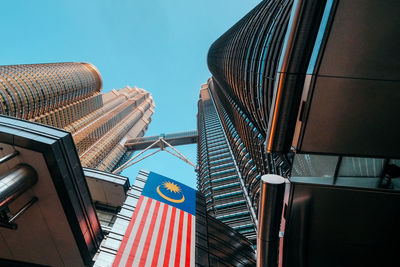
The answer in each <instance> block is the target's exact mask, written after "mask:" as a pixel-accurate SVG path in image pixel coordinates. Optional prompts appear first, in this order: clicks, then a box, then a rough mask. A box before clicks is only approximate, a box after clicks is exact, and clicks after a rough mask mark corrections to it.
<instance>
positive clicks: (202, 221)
mask: <svg viewBox="0 0 400 267" xmlns="http://www.w3.org/2000/svg"><path fill="white" fill-rule="evenodd" d="M255 264H256V257H255V252H254V250H253V248H252V244H251V243H250V242H249V241H248V240H247V239H246V238H245V237H244V236H243V235H241V234H239V233H238V231H234V230H232V228H230V227H228V226H227V225H226V224H224V223H221V222H220V221H219V220H216V219H215V218H213V217H212V216H210V215H209V214H208V213H207V212H206V205H205V198H204V196H203V195H202V194H200V193H197V195H196V266H199V267H208V266H209V267H211V266H255Z"/></svg>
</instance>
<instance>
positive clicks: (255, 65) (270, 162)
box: [199, 0, 292, 222]
mask: <svg viewBox="0 0 400 267" xmlns="http://www.w3.org/2000/svg"><path fill="white" fill-rule="evenodd" d="M291 5H292V1H284V0H279V1H262V2H261V3H260V4H259V5H258V6H256V7H255V8H254V9H253V10H252V11H250V12H249V13H248V14H247V15H246V16H245V17H243V18H242V19H241V20H240V21H239V22H238V23H236V24H235V25H234V26H233V27H232V28H231V29H229V30H228V31H227V32H226V33H224V34H223V35H222V36H221V37H220V38H218V39H217V40H216V41H215V42H214V43H213V44H212V46H211V47H210V50H209V52H208V67H209V69H210V71H211V73H212V74H213V76H212V78H211V79H210V80H209V81H208V85H207V87H208V90H209V91H210V92H211V94H210V96H211V98H212V99H213V102H214V104H215V116H216V118H218V120H219V121H220V123H221V127H222V128H221V130H222V129H223V132H224V135H225V136H226V141H227V142H228V144H229V149H230V153H231V156H232V157H233V159H234V161H235V162H236V168H237V172H238V173H239V174H240V175H241V180H240V181H241V188H242V190H244V191H243V193H242V194H244V195H245V196H246V200H247V201H246V205H247V207H248V209H249V210H248V211H250V214H254V215H253V216H252V217H253V221H254V222H256V221H257V218H256V215H255V214H256V213H257V208H258V197H259V190H260V177H261V175H263V174H266V173H268V172H278V173H280V174H283V175H287V174H288V165H289V161H288V159H287V156H286V155H275V154H269V155H267V154H266V153H265V148H264V147H265V142H266V137H267V129H268V124H269V113H270V110H269V108H270V107H271V105H272V103H273V99H272V98H273V88H274V85H275V75H276V71H277V68H278V63H279V62H278V61H279V55H280V51H281V49H282V45H283V41H284V36H285V32H286V28H287V24H288V21H289V17H290V10H291ZM199 113H201V112H200V108H199ZM205 120H206V121H207V120H208V118H205ZM199 127H200V126H199ZM199 133H200V130H199ZM200 144H201V143H200ZM199 154H201V152H199ZM210 164H213V160H211V161H210ZM199 166H200V170H201V168H202V166H203V165H201V164H200V165H199ZM272 169H274V170H273V171H272ZM199 179H203V178H202V177H201V176H199ZM199 186H200V188H201V190H202V191H203V190H204V187H203V185H201V184H200V185H199ZM212 195H213V194H212ZM208 205H214V204H212V203H211V202H210V203H208Z"/></svg>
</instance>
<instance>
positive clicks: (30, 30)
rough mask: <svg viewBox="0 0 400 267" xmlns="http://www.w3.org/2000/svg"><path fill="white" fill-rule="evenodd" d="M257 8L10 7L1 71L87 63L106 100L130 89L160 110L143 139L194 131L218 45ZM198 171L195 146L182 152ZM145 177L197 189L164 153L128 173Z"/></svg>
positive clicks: (187, 169) (150, 0)
mask: <svg viewBox="0 0 400 267" xmlns="http://www.w3.org/2000/svg"><path fill="white" fill-rule="evenodd" d="M259 2H260V1H255V0H201V1H193V0H144V1H143V0H141V1H139V0H113V1H111V0H80V1H77V0H69V1H59V0H48V1H44V0H34V1H33V0H5V1H2V10H3V12H2V15H1V16H0V25H2V41H1V42H0V64H1V65H11V64H29V63H50V62H71V61H75V62H90V63H92V64H94V65H95V66H96V67H97V68H98V69H99V71H100V73H101V75H102V77H103V82H104V83H103V92H107V91H109V90H111V89H112V88H116V89H118V88H122V87H125V86H126V85H130V86H135V85H136V86H137V87H140V88H143V89H145V90H147V91H149V92H150V93H151V94H152V95H153V99H154V101H155V104H156V108H155V113H154V115H153V121H152V122H151V124H150V127H149V130H148V131H147V133H146V136H149V135H158V134H160V133H172V132H179V131H188V130H195V129H196V114H197V100H198V96H199V89H200V86H201V84H202V83H205V82H206V81H207V79H208V78H209V77H210V73H209V71H208V68H207V64H206V61H207V57H206V56H207V51H208V48H209V47H210V45H211V44H212V42H213V41H215V40H216V39H217V38H218V37H219V36H220V35H221V34H223V33H224V32H225V31H226V30H228V29H229V28H230V27H231V26H232V25H233V24H234V23H235V22H237V21H238V20H239V19H240V18H242V17H243V16H244V15H245V14H246V13H247V12H249V11H250V10H251V9H252V8H253V7H255V6H256V5H257V4H258V3H259ZM177 149H178V150H179V151H181V152H182V153H183V154H184V155H186V156H187V157H188V158H189V159H190V160H191V161H192V162H194V163H196V146H195V145H186V146H181V147H177ZM141 168H143V169H148V170H151V171H154V172H157V173H160V174H162V175H164V176H168V177H171V178H173V179H176V180H178V181H180V182H182V183H185V184H187V185H189V186H191V187H195V184H196V174H195V172H194V170H193V168H192V167H191V166H190V165H188V164H186V163H184V162H183V161H181V160H179V159H176V158H174V157H173V156H172V155H170V154H168V153H167V152H159V153H158V154H156V155H155V156H153V157H151V158H148V159H145V160H144V161H142V162H140V163H138V164H137V165H134V166H132V167H130V168H129V169H127V170H126V171H124V172H123V175H126V176H128V177H129V178H130V179H131V181H133V180H134V178H135V177H136V175H137V172H138V170H139V169H141Z"/></svg>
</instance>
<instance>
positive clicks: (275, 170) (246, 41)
mask: <svg viewBox="0 0 400 267" xmlns="http://www.w3.org/2000/svg"><path fill="white" fill-rule="evenodd" d="M399 11H400V5H399V3H398V2H397V1H387V2H385V3H384V4H382V3H375V2H373V1H361V0H360V1H357V0H356V1H336V0H327V1H285V0H276V1H262V2H261V3H260V4H259V5H258V6H257V7H256V8H254V9H253V10H252V11H251V12H249V13H248V14H247V15H246V16H245V17H244V18H243V19H241V20H240V21H239V22H238V23H237V24H235V25H234V26H233V27H232V28H231V29H229V30H228V31H227V32H226V33H225V34H223V35H222V36H221V37H220V38H219V39H218V40H216V41H215V42H214V43H213V45H212V46H211V48H210V50H209V54H208V66H209V69H210V71H211V73H212V75H213V77H212V78H211V80H210V81H209V82H208V88H209V90H210V92H211V94H210V95H211V97H212V99H213V101H214V102H215V103H216V104H215V106H216V110H217V114H218V117H219V120H220V121H221V122H222V125H223V128H224V133H225V135H226V136H227V139H228V140H229V142H228V143H229V146H230V149H231V150H232V155H234V159H235V161H236V163H237V166H238V169H239V171H240V173H241V174H242V178H243V181H244V184H245V188H246V189H247V193H248V195H249V197H250V199H251V203H252V205H253V208H254V209H255V210H257V209H258V214H259V215H260V213H261V215H262V217H263V218H276V217H279V218H278V220H273V219H271V220H267V221H264V222H263V223H260V225H259V226H258V227H259V229H258V232H259V233H268V236H259V238H261V239H260V240H263V242H265V244H264V245H263V246H262V249H260V250H258V251H257V254H258V256H259V260H260V264H265V265H267V266H276V265H277V264H278V263H279V264H280V265H282V266H299V265H300V266H396V265H399V260H398V259H396V257H395V255H396V251H398V250H399V249H400V246H399V245H398V242H397V240H398V238H399V235H400V232H399V229H398V227H397V223H398V222H399V220H400V217H399V216H400V213H399V212H398V211H399V210H398V206H399V200H400V192H399V188H400V187H399V186H398V184H399V181H398V179H399V177H400V171H399V170H400V164H399V160H398V159H399V158H400V153H399V151H400V150H399V146H398V145H397V138H398V136H399V134H400V127H399V124H398V123H397V122H398V112H397V109H398V103H399V101H400V94H399V91H398V88H399V85H400V72H399V71H398V70H399V66H398V62H399V59H400V58H399V55H400V54H399V53H398V51H397V50H398V45H395V44H398V34H399V31H398V27H397V25H399V18H398V16H397V14H398V12H399ZM367 25H369V26H367ZM200 112H201V111H200V109H199V113H200ZM199 129H200V128H199ZM199 133H200V130H199ZM199 140H200V139H199ZM201 142H204V141H202V140H200V146H201V144H202V143H201ZM200 149H202V148H201V147H200ZM202 152H204V151H202V150H200V152H199V153H200V154H201V153H202ZM199 160H200V161H199V188H200V190H202V191H203V190H206V187H204V186H203V184H202V183H204V182H203V180H204V179H205V177H206V175H204V173H205V172H206V171H207V168H208V167H207V166H208V165H207V164H203V162H202V160H203V155H201V156H200V157H199ZM210 164H213V163H212V162H209V165H210ZM248 166H251V167H250V170H252V168H253V167H254V171H255V172H256V173H257V174H256V175H254V177H255V178H254V179H253V176H252V175H253V173H252V172H250V171H249V169H248ZM263 174H279V175H281V176H283V177H286V178H288V180H287V186H286V194H285V198H284V199H283V195H282V196H280V197H279V200H278V197H277V196H275V199H273V198H272V199H268V198H267V197H266V198H263V201H261V200H260V199H259V194H260V191H259V188H260V177H263ZM257 183H258V185H257V186H256V184H257ZM214 194H215V193H213V192H212V194H211V195H210V196H207V197H208V198H210V199H213V196H214ZM265 201H276V203H277V205H273V204H271V203H275V202H265ZM282 202H283V203H284V204H280V203H282ZM208 205H209V206H210V207H213V204H212V202H210V203H208ZM266 207H269V208H266ZM282 210H283V211H284V212H283V217H282V218H280V216H279V214H280V213H281V211H282ZM210 211H212V209H211V210H210ZM264 212H268V214H264ZM378 218H379V219H378ZM388 221H390V222H391V223H386V222H388ZM279 230H280V231H281V234H280V236H281V237H282V236H283V238H279V237H278V236H279V233H278V232H279ZM278 248H279V249H278Z"/></svg>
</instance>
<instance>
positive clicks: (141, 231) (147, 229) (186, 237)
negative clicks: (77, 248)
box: [113, 172, 196, 267]
mask: <svg viewBox="0 0 400 267" xmlns="http://www.w3.org/2000/svg"><path fill="white" fill-rule="evenodd" d="M195 203H196V191H195V190H194V189H192V188H190V187H188V186H186V185H184V184H181V183H179V182H176V181H174V180H172V179H169V178H167V177H164V176H161V175H159V174H156V173H153V172H150V174H149V177H148V179H147V181H146V185H145V186H144V188H143V191H142V195H141V196H140V198H139V201H138V204H137V206H136V208H135V211H134V213H133V216H132V219H131V221H130V222H129V225H128V228H127V231H126V233H125V235H124V238H123V240H122V242H121V245H120V247H119V249H118V252H117V255H116V257H115V260H114V263H113V266H115V267H116V266H121V267H122V266H135V267H136V266H194V265H195V234H196V233H195V225H196V223H195V211H196V207H195Z"/></svg>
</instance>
